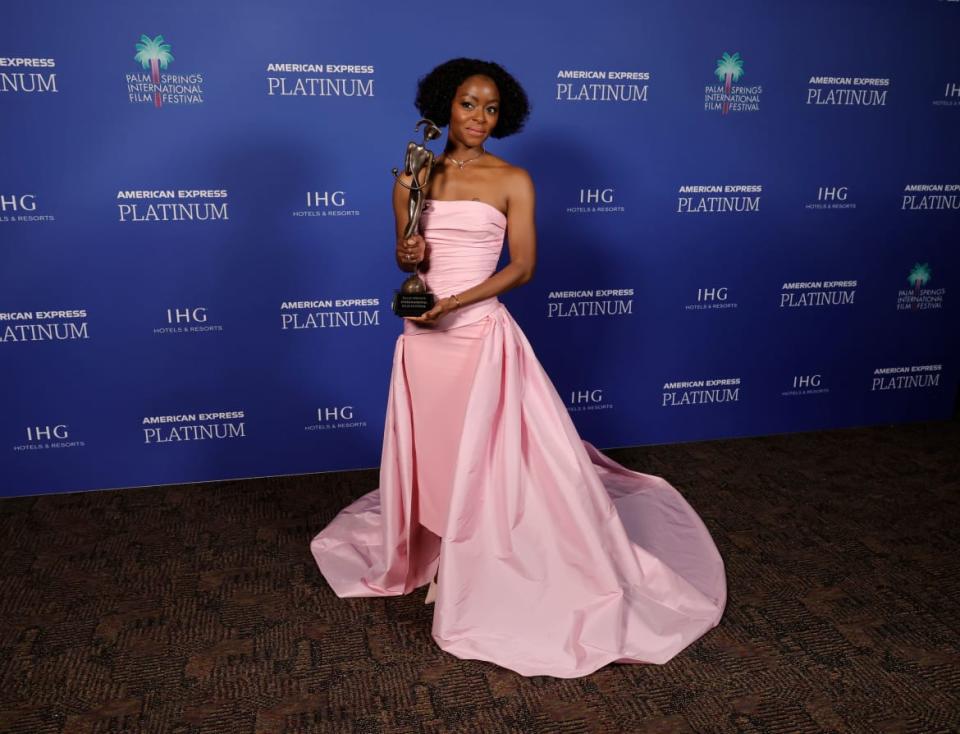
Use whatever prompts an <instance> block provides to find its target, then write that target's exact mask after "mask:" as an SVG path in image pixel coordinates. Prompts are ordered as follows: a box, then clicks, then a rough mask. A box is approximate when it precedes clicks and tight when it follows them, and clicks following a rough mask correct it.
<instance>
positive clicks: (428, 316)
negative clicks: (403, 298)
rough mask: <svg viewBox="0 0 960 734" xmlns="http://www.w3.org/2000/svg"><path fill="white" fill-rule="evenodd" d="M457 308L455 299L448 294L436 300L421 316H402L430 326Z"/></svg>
mask: <svg viewBox="0 0 960 734" xmlns="http://www.w3.org/2000/svg"><path fill="white" fill-rule="evenodd" d="M457 308H459V304H458V303H457V299H455V298H454V297H453V296H448V297H447V298H441V299H440V300H439V301H437V302H436V303H435V304H434V305H433V308H431V309H430V310H429V311H427V312H426V313H424V314H423V315H422V316H404V318H405V319H409V320H410V321H413V322H415V323H417V324H422V325H423V326H430V325H431V324H435V323H437V321H439V320H440V318H441V317H442V316H444V315H445V314H448V313H450V312H451V311H455V310H456V309H457Z"/></svg>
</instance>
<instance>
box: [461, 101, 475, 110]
mask: <svg viewBox="0 0 960 734" xmlns="http://www.w3.org/2000/svg"><path fill="white" fill-rule="evenodd" d="M460 105H461V106H462V107H466V108H467V109H470V108H471V107H473V105H472V104H470V103H469V102H461V103H460Z"/></svg>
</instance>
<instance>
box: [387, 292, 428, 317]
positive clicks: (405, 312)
mask: <svg viewBox="0 0 960 734" xmlns="http://www.w3.org/2000/svg"><path fill="white" fill-rule="evenodd" d="M435 302H436V299H435V298H434V296H433V294H432V293H401V292H400V291H394V293H393V302H392V303H391V304H390V308H392V309H393V312H394V313H395V314H396V315H397V316H423V314H425V313H426V312H427V311H429V310H430V309H431V308H433V304H434V303H435Z"/></svg>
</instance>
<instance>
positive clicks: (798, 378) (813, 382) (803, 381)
mask: <svg viewBox="0 0 960 734" xmlns="http://www.w3.org/2000/svg"><path fill="white" fill-rule="evenodd" d="M822 380H823V378H822V376H821V375H794V378H793V389H794V390H803V389H806V388H808V387H820V383H821V382H822Z"/></svg>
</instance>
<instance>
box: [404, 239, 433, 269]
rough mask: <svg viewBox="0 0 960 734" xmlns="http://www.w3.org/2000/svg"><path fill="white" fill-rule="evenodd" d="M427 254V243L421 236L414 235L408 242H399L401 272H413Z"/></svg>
mask: <svg viewBox="0 0 960 734" xmlns="http://www.w3.org/2000/svg"><path fill="white" fill-rule="evenodd" d="M426 254H427V243H426V240H424V239H423V236H422V235H420V234H412V235H410V237H408V238H407V239H406V240H404V239H403V238H402V237H401V238H400V239H398V240H397V265H399V266H400V269H401V270H408V271H409V270H413V269H414V268H416V266H417V263H419V262H421V261H422V260H423V259H424V257H426Z"/></svg>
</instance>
